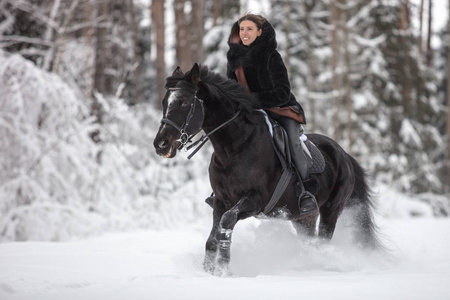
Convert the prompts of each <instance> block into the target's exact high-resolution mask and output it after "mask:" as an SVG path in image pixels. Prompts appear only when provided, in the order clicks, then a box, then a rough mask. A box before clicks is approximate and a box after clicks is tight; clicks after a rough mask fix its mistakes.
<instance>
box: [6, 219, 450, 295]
mask: <svg viewBox="0 0 450 300" xmlns="http://www.w3.org/2000/svg"><path fill="white" fill-rule="evenodd" d="M377 219H378V220H377V221H378V224H379V225H380V231H381V234H382V236H383V238H384V242H385V244H386V246H387V248H388V249H389V250H387V251H386V252H384V253H366V252H364V251H363V250H361V249H357V248H355V246H354V245H352V244H351V243H350V242H349V241H348V237H347V234H346V233H345V228H343V227H342V226H341V227H340V228H338V231H337V232H336V235H335V238H334V239H333V240H332V241H331V242H330V243H318V242H317V241H314V240H308V239H307V238H305V237H297V236H296V235H295V233H294V231H293V229H292V227H291V226H290V225H289V223H288V222H285V221H274V220H270V221H268V220H257V219H248V220H245V221H242V222H240V223H238V225H237V227H236V229H235V231H234V236H233V245H232V262H231V266H230V269H231V271H232V275H231V276H230V277H214V276H212V275H209V274H207V273H205V272H204V271H203V270H202V267H201V264H202V259H203V249H204V242H205V240H206V237H207V236H208V231H209V224H208V222H209V221H208V220H199V221H198V222H196V223H194V224H190V225H184V226H182V225H183V224H179V225H180V226H179V228H174V229H171V230H146V231H136V232H128V233H109V234H105V235H104V236H101V237H97V238H90V239H88V240H81V241H71V242H62V243H51V242H23V243H5V244H0V299H2V300H9V299H33V300H40V299H45V300H52V299H65V300H66V299H158V300H160V299H210V298H211V297H214V299H242V297H243V296H244V295H245V297H246V298H249V299H274V297H282V298H284V299H298V298H303V299H331V298H332V299H346V300H347V299H377V300H379V299H411V300H414V299H420V300H422V299H447V297H448V292H450V287H449V285H448V282H450V253H449V251H448V249H449V248H450V241H449V239H448V238H446V237H448V236H449V235H450V220H449V219H431V218H421V219H412V218H407V219H405V218H401V219H384V218H382V217H380V216H378V218H377Z"/></svg>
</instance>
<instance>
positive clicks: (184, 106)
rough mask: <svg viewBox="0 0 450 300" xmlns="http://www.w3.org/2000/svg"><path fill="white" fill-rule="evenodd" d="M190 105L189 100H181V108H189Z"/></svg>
mask: <svg viewBox="0 0 450 300" xmlns="http://www.w3.org/2000/svg"><path fill="white" fill-rule="evenodd" d="M187 107H189V102H188V101H182V102H181V108H187Z"/></svg>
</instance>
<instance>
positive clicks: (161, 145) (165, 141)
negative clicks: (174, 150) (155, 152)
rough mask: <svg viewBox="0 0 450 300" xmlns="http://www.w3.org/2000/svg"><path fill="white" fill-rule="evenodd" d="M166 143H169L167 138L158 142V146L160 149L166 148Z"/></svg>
mask: <svg viewBox="0 0 450 300" xmlns="http://www.w3.org/2000/svg"><path fill="white" fill-rule="evenodd" d="M168 144H169V141H168V140H162V141H161V142H159V144H158V147H159V148H161V149H162V148H166V147H167V145H168Z"/></svg>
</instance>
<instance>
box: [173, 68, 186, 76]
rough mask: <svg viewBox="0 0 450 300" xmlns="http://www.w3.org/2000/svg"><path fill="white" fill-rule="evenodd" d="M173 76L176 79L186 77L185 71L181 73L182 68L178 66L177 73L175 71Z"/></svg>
mask: <svg viewBox="0 0 450 300" xmlns="http://www.w3.org/2000/svg"><path fill="white" fill-rule="evenodd" d="M172 76H174V77H184V73H183V71H181V68H180V66H178V67H177V68H176V69H175V71H173V73H172Z"/></svg>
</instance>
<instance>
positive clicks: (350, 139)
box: [342, 0, 354, 155]
mask: <svg viewBox="0 0 450 300" xmlns="http://www.w3.org/2000/svg"><path fill="white" fill-rule="evenodd" d="M343 4H344V5H345V6H346V5H347V0H344V2H343ZM343 16H344V22H343V23H344V26H343V28H342V30H343V38H344V40H343V50H344V63H345V70H344V72H345V73H344V78H343V79H344V88H345V90H344V100H345V103H346V108H347V124H346V126H347V135H348V151H349V154H350V155H352V154H353V151H352V146H353V143H354V141H353V119H352V115H353V103H352V95H351V80H350V74H351V63H350V61H351V58H350V49H349V44H350V40H349V28H348V26H347V20H348V19H349V16H348V11H347V10H344V11H343Z"/></svg>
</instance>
